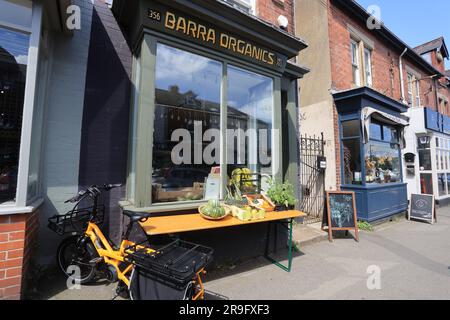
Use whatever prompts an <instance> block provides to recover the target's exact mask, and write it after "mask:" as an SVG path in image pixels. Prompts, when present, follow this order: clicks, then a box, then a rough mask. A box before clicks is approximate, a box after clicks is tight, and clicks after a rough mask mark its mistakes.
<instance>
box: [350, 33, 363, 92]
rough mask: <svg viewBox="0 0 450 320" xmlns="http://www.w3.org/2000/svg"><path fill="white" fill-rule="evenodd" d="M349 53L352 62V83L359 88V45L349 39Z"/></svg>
mask: <svg viewBox="0 0 450 320" xmlns="http://www.w3.org/2000/svg"><path fill="white" fill-rule="evenodd" d="M350 52H351V61H352V81H353V84H354V85H355V86H358V87H359V86H361V83H362V82H361V61H360V60H361V59H360V54H359V44H358V42H357V41H356V40H354V39H350Z"/></svg>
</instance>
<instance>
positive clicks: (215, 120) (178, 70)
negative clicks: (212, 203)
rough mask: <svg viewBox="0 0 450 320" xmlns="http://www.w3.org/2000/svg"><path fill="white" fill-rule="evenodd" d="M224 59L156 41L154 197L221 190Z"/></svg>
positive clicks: (194, 196) (196, 196)
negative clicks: (218, 172) (217, 171)
mask: <svg viewBox="0 0 450 320" xmlns="http://www.w3.org/2000/svg"><path fill="white" fill-rule="evenodd" d="M221 79H222V64H221V63H220V62H217V61H215V60H211V59H208V58H205V57H203V56H199V55H196V54H192V53H188V52H186V51H183V50H179V49H176V48H173V47H169V46H166V45H163V44H158V46H157V59H156V94H155V99H156V101H155V102H156V103H155V119H154V133H153V174H152V202H153V203H161V202H175V201H191V200H201V199H203V198H204V192H206V185H208V186H209V187H208V188H210V189H209V191H208V195H209V197H214V196H215V197H218V196H219V183H218V180H217V177H213V176H212V175H210V173H211V169H212V167H215V166H218V165H219V163H220V155H219V150H220V141H219V140H220V132H219V129H220V97H221V95H220V88H221Z"/></svg>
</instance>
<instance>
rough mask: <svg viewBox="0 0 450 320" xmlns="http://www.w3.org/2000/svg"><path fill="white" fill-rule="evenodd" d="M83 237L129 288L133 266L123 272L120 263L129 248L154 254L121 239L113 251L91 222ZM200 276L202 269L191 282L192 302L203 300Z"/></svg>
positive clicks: (203, 292)
mask: <svg viewBox="0 0 450 320" xmlns="http://www.w3.org/2000/svg"><path fill="white" fill-rule="evenodd" d="M85 236H86V237H88V238H89V239H90V240H91V241H92V243H93V245H94V247H95V250H97V253H98V255H99V256H100V257H101V258H102V259H103V260H104V261H105V263H107V264H109V265H112V266H113V267H114V268H115V269H116V271H117V276H118V278H119V280H121V281H123V282H124V283H125V284H126V286H127V287H129V286H130V275H129V274H130V273H131V271H132V270H133V266H134V265H133V264H132V263H130V264H129V265H127V266H126V267H125V268H124V269H123V270H121V269H120V263H121V262H125V256H126V254H127V252H131V250H130V249H129V248H130V247H133V248H136V249H146V250H147V253H148V254H152V253H154V252H156V251H155V250H153V249H151V248H148V247H144V246H141V245H136V244H135V243H134V242H131V241H129V240H126V239H122V242H121V243H120V248H119V250H114V249H113V248H112V247H111V245H110V244H109V241H108V240H107V239H106V237H105V236H104V234H103V232H102V231H101V230H100V228H99V227H98V226H97V225H96V224H95V223H93V222H89V224H88V227H87V229H86V231H85ZM202 274H206V271H205V270H204V269H203V268H202V269H201V270H200V271H198V272H197V273H196V275H195V277H194V279H193V280H192V281H193V283H194V284H196V288H195V289H196V294H195V296H194V297H193V298H192V300H198V299H203V298H204V295H205V288H204V286H203V281H202V279H201V275H202Z"/></svg>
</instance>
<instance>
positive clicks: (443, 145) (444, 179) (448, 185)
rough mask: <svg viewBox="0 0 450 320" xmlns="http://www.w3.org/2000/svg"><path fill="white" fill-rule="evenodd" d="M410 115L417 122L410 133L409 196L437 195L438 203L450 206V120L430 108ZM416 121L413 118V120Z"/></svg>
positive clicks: (406, 155) (407, 172)
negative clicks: (413, 155) (413, 194)
mask: <svg viewBox="0 0 450 320" xmlns="http://www.w3.org/2000/svg"><path fill="white" fill-rule="evenodd" d="M409 113H410V114H411V116H412V117H414V122H412V123H411V126H410V127H409V128H408V130H407V139H408V147H407V148H406V149H405V159H407V158H408V155H411V154H415V155H417V156H416V157H409V159H410V163H409V166H408V167H409V168H407V171H406V172H405V173H406V179H407V182H408V189H409V190H408V191H409V194H411V193H415V194H430V195H434V197H435V199H436V201H437V203H439V204H441V205H445V204H448V203H450V118H449V117H448V116H445V115H443V114H441V113H439V112H437V111H434V110H432V109H430V108H415V109H413V110H410V111H409ZM411 119H412V118H411Z"/></svg>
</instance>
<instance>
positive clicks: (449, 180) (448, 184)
mask: <svg viewBox="0 0 450 320" xmlns="http://www.w3.org/2000/svg"><path fill="white" fill-rule="evenodd" d="M447 190H448V192H450V174H449V173H447Z"/></svg>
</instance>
